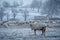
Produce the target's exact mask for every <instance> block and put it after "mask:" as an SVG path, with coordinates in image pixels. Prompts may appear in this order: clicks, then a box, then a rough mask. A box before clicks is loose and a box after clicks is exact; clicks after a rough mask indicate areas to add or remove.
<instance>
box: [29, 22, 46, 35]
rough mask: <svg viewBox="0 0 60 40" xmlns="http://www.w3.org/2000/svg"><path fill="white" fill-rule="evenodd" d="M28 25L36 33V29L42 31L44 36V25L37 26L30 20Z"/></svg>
mask: <svg viewBox="0 0 60 40" xmlns="http://www.w3.org/2000/svg"><path fill="white" fill-rule="evenodd" d="M29 24H30V27H31V29H32V30H34V33H35V35H36V30H41V31H42V36H45V31H46V25H42V26H37V25H35V23H34V22H33V21H30V23H29Z"/></svg>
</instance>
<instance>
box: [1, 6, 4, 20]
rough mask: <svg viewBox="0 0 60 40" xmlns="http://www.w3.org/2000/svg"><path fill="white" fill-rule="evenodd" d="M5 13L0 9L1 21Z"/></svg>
mask: <svg viewBox="0 0 60 40" xmlns="http://www.w3.org/2000/svg"><path fill="white" fill-rule="evenodd" d="M4 15H5V13H4V8H2V7H1V8H0V19H1V21H2V20H3V17H4Z"/></svg>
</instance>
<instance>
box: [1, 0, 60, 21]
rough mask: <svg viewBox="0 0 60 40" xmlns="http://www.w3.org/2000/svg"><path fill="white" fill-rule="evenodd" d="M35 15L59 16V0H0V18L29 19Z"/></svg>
mask: <svg viewBox="0 0 60 40" xmlns="http://www.w3.org/2000/svg"><path fill="white" fill-rule="evenodd" d="M35 16H47V17H51V18H52V17H54V18H60V1H59V0H0V20H1V21H2V20H4V21H5V20H7V21H8V20H15V19H17V20H23V21H24V20H25V21H27V20H31V19H34V17H35Z"/></svg>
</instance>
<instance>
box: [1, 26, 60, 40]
mask: <svg viewBox="0 0 60 40" xmlns="http://www.w3.org/2000/svg"><path fill="white" fill-rule="evenodd" d="M46 29H47V30H46V36H45V37H42V36H41V33H42V32H41V31H37V35H36V36H35V35H34V31H33V30H31V28H29V27H26V28H24V27H23V28H20V27H19V28H16V27H15V28H0V40H60V28H46Z"/></svg>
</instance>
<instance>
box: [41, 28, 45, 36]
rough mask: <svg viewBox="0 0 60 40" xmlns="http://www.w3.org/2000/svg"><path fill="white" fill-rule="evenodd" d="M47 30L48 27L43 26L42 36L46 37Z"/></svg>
mask: <svg viewBox="0 0 60 40" xmlns="http://www.w3.org/2000/svg"><path fill="white" fill-rule="evenodd" d="M45 31H46V28H45V27H42V36H44V37H45Z"/></svg>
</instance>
